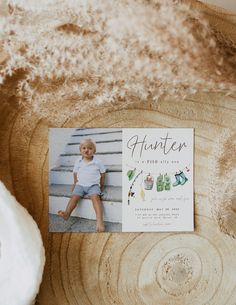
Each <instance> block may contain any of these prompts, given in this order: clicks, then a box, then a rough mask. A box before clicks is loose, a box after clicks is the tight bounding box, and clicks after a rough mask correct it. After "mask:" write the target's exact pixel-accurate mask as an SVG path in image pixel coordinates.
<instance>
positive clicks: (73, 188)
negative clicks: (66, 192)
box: [71, 183, 76, 193]
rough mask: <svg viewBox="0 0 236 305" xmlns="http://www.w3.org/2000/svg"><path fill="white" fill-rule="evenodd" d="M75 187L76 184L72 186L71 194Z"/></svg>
mask: <svg viewBox="0 0 236 305" xmlns="http://www.w3.org/2000/svg"><path fill="white" fill-rule="evenodd" d="M75 185H76V183H74V184H72V187H71V193H73V191H74V189H75Z"/></svg>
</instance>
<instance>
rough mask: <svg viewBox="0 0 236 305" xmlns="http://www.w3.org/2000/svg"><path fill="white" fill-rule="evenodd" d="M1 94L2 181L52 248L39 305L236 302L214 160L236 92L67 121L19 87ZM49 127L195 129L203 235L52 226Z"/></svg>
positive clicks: (235, 112) (198, 222) (230, 121)
mask: <svg viewBox="0 0 236 305" xmlns="http://www.w3.org/2000/svg"><path fill="white" fill-rule="evenodd" d="M12 86H13V87H14V80H13V81H12V83H11V88H12ZM1 100H2V102H1V105H0V112H1V114H2V116H1V121H0V138H1V141H0V149H1V162H0V175H1V180H2V181H3V182H4V183H5V184H6V185H7V187H8V188H9V189H10V190H11V192H12V193H13V194H14V195H15V196H16V198H17V200H18V201H19V202H20V203H21V204H22V205H23V206H25V207H26V208H27V209H28V211H29V212H30V213H31V215H32V216H33V217H34V219H35V221H36V222H37V224H38V225H39V228H40V230H41V232H42V236H43V240H44V245H45V248H46V253H47V261H46V267H45V272H44V278H43V282H42V285H41V290H40V293H39V295H38V299H37V304H38V305H55V304H57V305H66V304H70V305H87V304H88V305H91V304H93V305H101V304H116V305H128V304H132V305H136V304H137V305H144V304H145V305H152V304H153V305H154V304H155V305H156V304H161V305H164V304H168V305H178V304H180V305H194V304H196V305H203V304H208V305H213V304H214V305H223V304H225V305H235V299H236V277H235V269H236V262H235V259H234V256H235V251H236V240H235V239H234V238H232V237H230V236H228V235H226V234H224V233H223V232H221V231H220V229H219V227H218V225H217V223H216V222H215V221H214V219H213V218H212V214H211V205H210V202H209V184H210V164H209V159H210V158H214V156H215V155H214V154H215V152H214V146H215V144H216V143H218V141H219V137H220V136H221V134H222V131H223V130H225V129H232V128H233V126H234V123H235V118H236V103H235V97H230V96H228V97H225V96H223V95H220V94H210V95H204V94H202V95H198V96H193V97H192V98H189V99H187V100H184V101H179V102H178V103H176V102H174V101H172V100H170V99H168V98H165V99H163V100H162V101H160V103H159V104H157V105H156V106H154V105H152V106H150V105H149V106H147V105H138V104H136V105H135V106H134V107H133V108H132V109H131V108H130V109H116V110H113V109H112V108H110V109H107V110H106V111H104V113H103V114H102V115H101V112H100V110H99V109H97V110H96V109H94V111H93V112H92V113H86V114H79V115H78V116H77V117H74V118H71V119H68V120H67V121H65V120H64V119H63V118H61V117H60V114H58V116H57V121H56V122H54V124H50V125H49V123H47V122H46V120H44V121H43V120H40V119H38V117H37V116H36V115H35V114H33V113H28V112H27V111H25V110H24V109H23V108H21V107H20V106H19V105H18V104H17V103H16V99H15V97H14V90H13V91H12V90H11V91H8V90H7V87H5V88H4V90H3V92H2V94H1ZM52 111H53V109H52ZM49 116H50V114H49ZM48 127H193V128H195V214H196V216H195V232H194V233H178V234H172V233H145V234H137V233H133V234H132V233H131V234H126V233H120V234H119V233H104V234H94V233H87V234H85V233H83V234H82V233H81V234H75V233H72V234H58V233H48V216H47V213H48Z"/></svg>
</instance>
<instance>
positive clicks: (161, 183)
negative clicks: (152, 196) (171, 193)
mask: <svg viewBox="0 0 236 305" xmlns="http://www.w3.org/2000/svg"><path fill="white" fill-rule="evenodd" d="M156 186H157V192H162V191H163V190H164V181H163V175H161V174H160V175H159V176H158V177H157V183H156Z"/></svg>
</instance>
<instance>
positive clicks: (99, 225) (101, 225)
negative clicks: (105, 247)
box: [96, 223, 105, 233]
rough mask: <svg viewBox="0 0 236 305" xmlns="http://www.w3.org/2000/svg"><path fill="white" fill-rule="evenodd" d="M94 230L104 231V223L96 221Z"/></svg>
mask: <svg viewBox="0 0 236 305" xmlns="http://www.w3.org/2000/svg"><path fill="white" fill-rule="evenodd" d="M96 230H97V232H99V233H101V232H105V227H104V224H103V223H97V226H96Z"/></svg>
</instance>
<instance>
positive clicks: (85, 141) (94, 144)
mask: <svg viewBox="0 0 236 305" xmlns="http://www.w3.org/2000/svg"><path fill="white" fill-rule="evenodd" d="M85 143H90V144H92V146H93V149H94V153H95V152H96V142H95V141H93V140H92V139H84V140H83V141H81V142H80V144H79V149H80V150H81V147H82V145H84V144H85Z"/></svg>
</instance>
